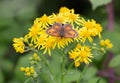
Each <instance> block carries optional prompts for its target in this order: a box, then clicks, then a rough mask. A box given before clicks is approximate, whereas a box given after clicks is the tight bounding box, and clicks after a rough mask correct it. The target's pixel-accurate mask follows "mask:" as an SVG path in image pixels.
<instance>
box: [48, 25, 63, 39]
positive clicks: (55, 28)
mask: <svg viewBox="0 0 120 83" xmlns="http://www.w3.org/2000/svg"><path fill="white" fill-rule="evenodd" d="M61 29H62V24H60V23H55V24H53V25H52V27H50V28H48V29H47V30H46V33H47V34H49V35H51V36H55V37H60V36H61V35H60V33H61Z"/></svg>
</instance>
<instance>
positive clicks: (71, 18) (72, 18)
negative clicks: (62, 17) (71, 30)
mask: <svg viewBox="0 0 120 83" xmlns="http://www.w3.org/2000/svg"><path fill="white" fill-rule="evenodd" d="M67 17H68V23H70V24H72V26H73V25H74V23H76V24H77V25H80V24H81V21H82V20H81V19H80V15H79V14H75V13H74V10H71V13H69V14H68V16H67Z"/></svg>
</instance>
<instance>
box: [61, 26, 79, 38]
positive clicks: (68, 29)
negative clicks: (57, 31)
mask: <svg viewBox="0 0 120 83" xmlns="http://www.w3.org/2000/svg"><path fill="white" fill-rule="evenodd" d="M63 28H64V34H63V37H65V38H74V37H77V36H78V33H77V31H75V30H73V29H72V25H70V24H65V25H64V26H63Z"/></svg>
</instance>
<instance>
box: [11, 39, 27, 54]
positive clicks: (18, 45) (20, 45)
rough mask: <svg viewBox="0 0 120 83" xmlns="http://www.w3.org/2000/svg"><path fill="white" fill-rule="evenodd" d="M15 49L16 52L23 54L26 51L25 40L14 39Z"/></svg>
mask: <svg viewBox="0 0 120 83" xmlns="http://www.w3.org/2000/svg"><path fill="white" fill-rule="evenodd" d="M13 42H14V44H13V47H14V48H15V50H16V52H20V53H23V52H24V51H25V44H24V42H23V38H22V37H21V38H14V39H13Z"/></svg>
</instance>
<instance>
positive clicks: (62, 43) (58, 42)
mask: <svg viewBox="0 0 120 83" xmlns="http://www.w3.org/2000/svg"><path fill="white" fill-rule="evenodd" d="M71 42H73V40H72V39H71V38H60V37H56V38H55V45H57V47H58V48H61V47H62V48H64V47H65V46H67V45H68V44H69V43H71Z"/></svg>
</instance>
